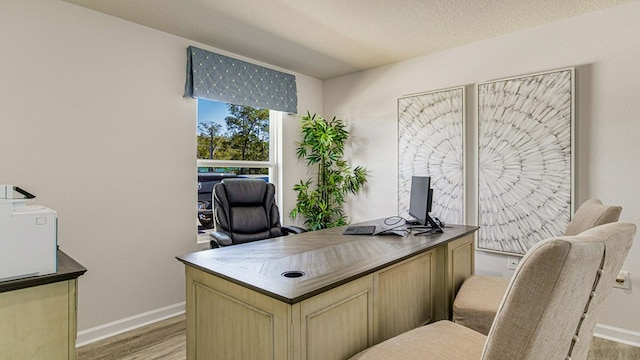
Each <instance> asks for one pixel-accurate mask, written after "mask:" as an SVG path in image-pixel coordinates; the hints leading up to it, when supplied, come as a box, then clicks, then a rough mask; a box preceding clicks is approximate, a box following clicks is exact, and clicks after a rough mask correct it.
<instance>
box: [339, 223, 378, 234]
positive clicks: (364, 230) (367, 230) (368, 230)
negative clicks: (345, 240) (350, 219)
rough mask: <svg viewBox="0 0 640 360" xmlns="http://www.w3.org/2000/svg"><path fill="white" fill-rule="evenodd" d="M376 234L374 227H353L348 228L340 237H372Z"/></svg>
mask: <svg viewBox="0 0 640 360" xmlns="http://www.w3.org/2000/svg"><path fill="white" fill-rule="evenodd" d="M374 232H376V226H375V225H353V226H349V227H348V228H347V229H346V230H345V231H344V232H343V233H342V235H373V233H374Z"/></svg>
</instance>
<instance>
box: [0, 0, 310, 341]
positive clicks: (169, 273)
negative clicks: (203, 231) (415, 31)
mask: <svg viewBox="0 0 640 360" xmlns="http://www.w3.org/2000/svg"><path fill="white" fill-rule="evenodd" d="M0 44H2V45H1V46H0V59H2V63H1V65H0V79H1V80H0V183H6V184H14V185H18V186H21V187H23V188H24V189H27V190H28V191H30V192H32V193H34V194H35V195H37V198H36V202H35V203H37V204H41V205H45V206H48V207H50V208H53V209H55V210H56V211H57V212H58V217H59V232H58V235H59V238H58V240H59V245H60V248H61V249H62V250H63V251H65V252H66V253H67V254H69V255H70V256H72V257H73V258H75V259H76V260H77V261H78V262H80V263H81V264H82V265H84V266H85V267H86V268H87V269H88V272H87V273H86V274H85V275H84V276H82V277H80V279H79V309H78V311H79V324H78V325H79V329H80V330H81V331H82V330H84V329H88V328H94V327H98V326H101V325H104V324H108V323H111V322H114V321H118V320H121V319H125V318H128V317H131V316H136V315H138V314H141V313H145V312H148V311H153V310H155V309H159V308H163V307H167V306H171V305H173V304H178V303H180V302H183V301H184V270H183V265H182V264H181V263H179V262H178V261H177V260H176V259H175V256H177V255H182V254H186V253H189V252H192V251H196V250H199V249H200V248H201V246H197V245H196V208H195V203H196V173H195V164H196V158H195V149H196V142H195V134H196V102H195V101H194V100H192V99H184V98H183V97H182V94H183V91H184V78H185V73H184V72H185V64H186V47H187V46H189V45H196V46H200V47H203V48H207V47H205V46H202V45H200V44H197V43H193V42H190V41H188V40H186V39H183V38H179V37H176V36H172V35H169V34H166V33H162V32H159V31H156V30H153V29H150V28H146V27H142V26H139V25H135V24H133V23H129V22H126V21H123V20H120V19H117V18H114V17H110V16H106V15H103V14H100V13H98V12H94V11H91V10H87V9H85V8H82V7H78V6H76V5H72V4H69V3H65V2H62V1H50V0H30V1H21V0H0ZM210 50H214V51H215V49H210ZM245 60H247V59H245ZM295 75H296V76H297V84H298V99H299V100H298V101H299V105H298V106H299V109H300V111H301V112H305V111H306V110H307V109H310V110H311V111H319V110H320V109H321V106H322V82H320V81H319V80H316V79H313V78H309V77H306V76H303V75H300V74H295ZM298 128H299V127H298V126H297V118H296V117H295V116H289V117H287V118H286V119H285V126H284V128H283V133H284V136H285V137H286V138H287V139H289V141H291V142H292V140H291V139H292V138H293V137H295V136H296V134H297V132H298ZM291 146H292V145H290V144H286V145H285V147H286V148H290V147H291ZM283 162H284V164H285V166H286V167H287V168H288V169H290V170H291V172H293V173H294V174H296V176H297V174H299V172H300V170H296V168H297V164H296V160H295V154H294V153H293V152H288V153H287V154H285V156H284V159H283ZM285 183H286V184H287V185H288V187H285V189H290V188H291V186H290V183H291V181H289V180H287V181H285ZM292 196H293V195H292V191H287V193H286V194H285V203H287V204H292V203H293V201H295V199H294V200H291V197H292ZM290 209H291V206H289V207H288V209H287V208H285V211H287V212H288V210H290Z"/></svg>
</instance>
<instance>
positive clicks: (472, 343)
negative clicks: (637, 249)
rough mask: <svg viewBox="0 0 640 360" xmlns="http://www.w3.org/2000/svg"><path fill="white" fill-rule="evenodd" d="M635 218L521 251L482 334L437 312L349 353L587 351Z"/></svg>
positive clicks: (452, 359) (539, 359)
mask: <svg viewBox="0 0 640 360" xmlns="http://www.w3.org/2000/svg"><path fill="white" fill-rule="evenodd" d="M635 232H636V226H635V225H634V224H631V223H626V222H615V223H610V224H606V225H601V226H598V227H596V228H593V229H591V230H587V231H585V232H583V233H581V234H579V235H575V236H563V237H557V238H551V239H547V240H544V241H541V242H539V243H537V244H536V245H534V246H533V247H532V248H531V250H529V251H528V252H527V254H526V255H525V256H524V258H523V259H522V261H521V262H520V265H519V266H518V268H517V269H516V271H515V274H514V275H513V278H512V279H511V282H510V283H509V286H508V288H507V291H506V293H505V296H504V301H502V303H501V305H500V307H499V309H498V313H497V316H496V318H495V321H494V323H493V326H492V327H491V330H490V331H489V335H488V336H485V335H483V334H480V333H479V332H476V331H474V330H471V329H469V328H467V327H465V326H462V325H459V324H456V323H454V322H451V321H447V320H443V321H439V322H436V323H433V324H429V325H426V326H422V327H419V328H417V329H414V330H411V331H408V332H406V333H404V334H400V335H398V336H396V337H394V338H391V339H389V340H386V341H384V342H382V343H380V344H377V345H375V346H373V347H371V348H369V349H367V350H364V351H362V352H360V353H359V354H357V355H356V356H354V357H353V358H352V360H355V359H358V360H371V359H374V360H375V359H380V360H390V359H402V360H411V359H439V360H441V359H444V360H456V359H483V360H513V359H519V360H565V359H586V358H587V353H588V350H589V344H590V342H591V338H592V337H593V330H594V327H595V324H596V321H597V319H598V315H599V314H600V313H601V311H602V307H603V304H604V302H605V300H606V298H607V296H608V295H609V293H610V291H611V284H612V283H613V281H614V279H615V277H616V276H617V274H618V272H619V271H620V269H621V267H622V264H623V263H624V260H625V258H626V256H627V254H628V252H629V249H630V248H631V244H632V242H633V237H634V234H635Z"/></svg>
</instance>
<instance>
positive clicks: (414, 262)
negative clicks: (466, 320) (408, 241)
mask: <svg viewBox="0 0 640 360" xmlns="http://www.w3.org/2000/svg"><path fill="white" fill-rule="evenodd" d="M436 273H437V271H436V256H435V251H429V252H426V253H424V254H421V255H418V256H416V257H414V258H411V259H409V260H405V261H404V262H402V263H400V264H396V265H394V266H391V267H389V268H387V269H384V270H381V271H379V272H378V273H376V274H375V276H374V278H375V280H376V284H375V285H376V286H375V299H376V341H375V342H376V343H379V342H382V341H384V340H386V339H389V338H392V337H394V336H396V335H399V334H402V333H403V332H405V331H407V330H411V329H413V328H416V327H418V326H420V325H424V324H426V323H429V322H431V321H432V320H433V319H434V316H435V314H434V311H435V303H434V298H435V297H434V295H435V285H436Z"/></svg>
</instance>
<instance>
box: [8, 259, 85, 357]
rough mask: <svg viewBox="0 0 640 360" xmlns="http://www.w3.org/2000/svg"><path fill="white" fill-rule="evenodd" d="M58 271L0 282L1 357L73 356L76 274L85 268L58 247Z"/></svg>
mask: <svg viewBox="0 0 640 360" xmlns="http://www.w3.org/2000/svg"><path fill="white" fill-rule="evenodd" d="M57 257H58V271H57V272H55V273H53V274H49V275H43V276H34V277H29V278H24V279H17V280H10V281H3V282H0V349H1V352H0V353H2V356H1V357H2V358H3V359H30V360H37V359H42V360H48V359H75V358H76V333H77V320H76V319H77V315H76V306H77V305H76V304H77V300H76V288H77V278H78V277H79V276H81V275H82V274H84V273H85V272H86V271H87V269H85V268H84V267H83V266H82V265H80V264H78V263H77V262H76V261H75V260H73V259H72V258H70V257H69V256H68V255H67V254H65V253H63V252H62V251H60V250H58V253H57Z"/></svg>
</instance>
